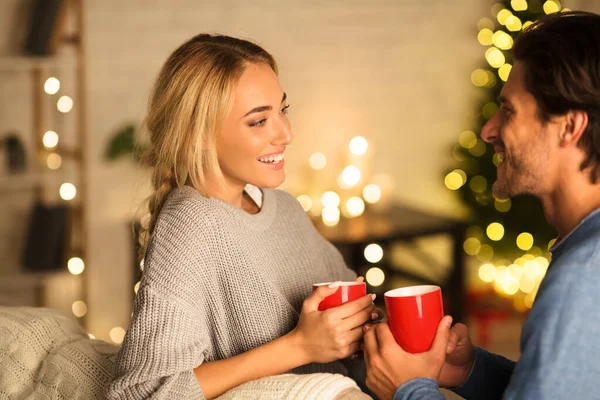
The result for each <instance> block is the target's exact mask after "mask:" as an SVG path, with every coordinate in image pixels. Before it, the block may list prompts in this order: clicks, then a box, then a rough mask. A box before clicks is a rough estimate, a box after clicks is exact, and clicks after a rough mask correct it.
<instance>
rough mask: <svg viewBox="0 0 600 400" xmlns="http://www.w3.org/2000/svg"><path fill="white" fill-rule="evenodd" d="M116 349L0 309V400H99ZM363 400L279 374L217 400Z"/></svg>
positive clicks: (66, 327) (342, 385)
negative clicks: (24, 399)
mask: <svg viewBox="0 0 600 400" xmlns="http://www.w3.org/2000/svg"><path fill="white" fill-rule="evenodd" d="M118 350H119V348H118V347H117V346H115V345H112V344H108V343H106V342H104V341H101V340H96V339H91V338H90V337H89V335H88V334H87V333H86V332H85V331H84V330H83V328H82V327H81V325H80V324H79V322H78V321H77V319H76V318H74V317H73V316H72V315H69V314H66V313H63V312H61V311H57V310H53V309H48V308H33V307H0V371H1V372H0V399H23V398H27V399H32V400H38V399H40V400H41V399H44V400H48V399H82V400H83V399H85V400H94V399H98V400H100V399H104V390H105V388H106V386H107V385H108V383H109V382H110V380H111V379H112V378H113V374H114V365H115V357H116V353H117V351H118ZM234 399H235V400H253V399H261V400H262V399H266V400H276V399H290V400H295V399H297V400H306V399H315V400H319V399H323V400H331V399H336V400H364V399H370V397H369V396H367V395H366V394H364V393H362V392H361V391H360V389H359V388H358V386H357V385H356V383H355V382H354V381H353V380H351V379H350V378H347V377H344V376H342V375H338V374H329V373H316V374H309V375H295V374H284V375H278V376H272V377H267V378H262V379H258V380H255V381H251V382H248V383H246V384H243V385H240V386H238V387H237V388H234V389H232V390H230V391H229V392H227V393H225V394H224V395H222V396H221V397H219V399H218V400H234Z"/></svg>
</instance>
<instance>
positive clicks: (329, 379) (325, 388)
mask: <svg viewBox="0 0 600 400" xmlns="http://www.w3.org/2000/svg"><path fill="white" fill-rule="evenodd" d="M280 399H286V400H307V399H310V400H333V399H337V400H367V399H371V397H369V396H367V395H366V394H365V393H362V392H361V391H360V389H359V388H358V386H356V383H355V382H354V381H353V380H352V379H350V378H347V377H345V376H342V375H339V374H323V373H320V374H309V375H295V374H283V375H277V376H270V377H266V378H261V379H257V380H255V381H251V382H248V383H245V384H243V385H240V386H238V387H236V388H234V389H231V390H230V391H229V392H227V393H225V394H224V395H222V396H221V397H218V398H217V400H280Z"/></svg>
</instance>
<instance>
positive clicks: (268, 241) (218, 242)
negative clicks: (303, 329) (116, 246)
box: [107, 187, 356, 399]
mask: <svg viewBox="0 0 600 400" xmlns="http://www.w3.org/2000/svg"><path fill="white" fill-rule="evenodd" d="M144 265H145V267H144V273H143V277H142V281H141V284H140V287H139V290H138V293H137V296H136V299H135V302H134V306H133V317H132V320H131V325H130V326H129V329H128V331H127V334H126V335H125V340H124V342H123V346H122V348H121V350H120V352H119V354H118V358H117V365H116V375H115V378H114V380H113V382H112V383H111V384H110V385H109V387H108V390H107V397H108V398H109V399H148V398H153V399H154V398H156V399H158V398H160V399H166V398H168V399H204V395H203V393H202V390H201V389H200V386H199V384H198V382H197V380H196V378H195V376H194V374H193V369H194V368H195V367H197V366H198V365H200V364H201V363H202V362H204V361H214V360H220V359H225V358H229V357H232V356H235V355H237V354H240V353H243V352H245V351H248V350H250V349H253V348H255V347H258V346H261V345H263V344H265V343H267V342H269V341H272V340H274V339H276V338H278V337H280V336H282V335H284V334H286V333H288V332H289V331H291V330H292V329H293V328H294V327H295V326H296V323H297V321H298V317H299V312H300V309H301V307H302V302H303V300H304V299H305V298H306V297H308V296H309V295H310V293H311V285H312V283H315V282H324V281H334V280H354V279H355V277H356V275H355V273H354V272H352V271H351V270H349V269H348V268H347V267H346V266H345V264H344V261H343V259H342V257H341V255H340V253H339V252H338V251H337V250H336V249H335V247H334V246H333V245H331V244H330V243H329V242H327V241H326V240H325V239H323V237H322V236H321V235H319V233H318V232H317V231H316V230H315V228H314V226H313V225H312V223H311V221H310V220H309V218H308V217H307V215H306V214H305V212H304V210H303V209H302V207H301V206H300V204H299V203H298V201H296V199H294V198H293V197H292V196H290V195H289V194H287V193H285V192H282V191H279V190H269V189H263V204H262V208H261V210H260V212H259V213H257V214H254V215H252V214H248V213H246V212H245V211H243V210H242V209H240V208H238V207H235V206H233V205H231V204H229V203H227V202H225V201H223V200H219V199H215V198H205V197H203V196H202V195H200V193H198V192H197V191H196V190H194V189H192V188H190V187H183V188H179V189H176V190H174V191H173V193H172V194H171V195H170V196H169V199H168V200H167V202H166V204H165V206H164V207H163V209H162V211H161V213H160V215H159V218H158V221H157V224H156V228H155V231H154V233H153V235H152V238H151V241H150V244H149V246H148V251H147V253H146V258H145V262H144ZM292 372H297V373H310V372H337V373H342V374H345V375H347V371H346V369H345V368H344V366H343V365H342V364H341V363H340V362H335V363H331V364H320V365H317V364H310V365H306V366H303V367H301V368H298V369H297V370H294V371H292Z"/></svg>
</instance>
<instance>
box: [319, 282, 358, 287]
mask: <svg viewBox="0 0 600 400" xmlns="http://www.w3.org/2000/svg"><path fill="white" fill-rule="evenodd" d="M332 283H334V282H321V283H314V284H313V286H329V285H331V284H332ZM356 285H364V282H339V283H338V286H356Z"/></svg>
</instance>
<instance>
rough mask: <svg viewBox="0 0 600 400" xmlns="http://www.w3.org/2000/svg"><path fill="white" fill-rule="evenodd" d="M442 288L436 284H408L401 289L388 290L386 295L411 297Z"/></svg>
mask: <svg viewBox="0 0 600 400" xmlns="http://www.w3.org/2000/svg"><path fill="white" fill-rule="evenodd" d="M438 289H440V287H439V286H436V285H420V286H407V287H403V288H399V289H393V290H388V291H387V292H385V294H384V296H387V297H411V296H419V295H422V294H426V293H431V292H434V291H436V290H438Z"/></svg>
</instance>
